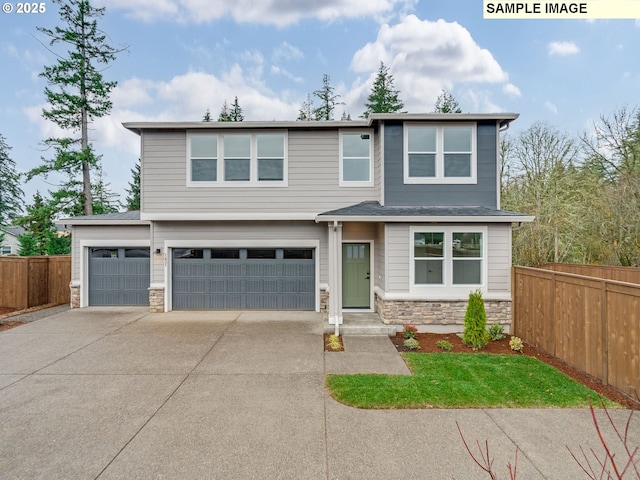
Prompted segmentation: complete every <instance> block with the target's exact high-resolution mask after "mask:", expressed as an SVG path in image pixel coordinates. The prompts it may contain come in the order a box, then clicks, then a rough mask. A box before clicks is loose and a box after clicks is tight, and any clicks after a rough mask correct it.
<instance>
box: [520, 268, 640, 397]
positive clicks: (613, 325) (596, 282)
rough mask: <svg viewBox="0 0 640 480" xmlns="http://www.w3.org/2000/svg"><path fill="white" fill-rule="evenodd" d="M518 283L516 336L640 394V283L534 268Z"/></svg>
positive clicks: (606, 382)
mask: <svg viewBox="0 0 640 480" xmlns="http://www.w3.org/2000/svg"><path fill="white" fill-rule="evenodd" d="M512 281H513V288H512V294H513V305H512V308H513V312H512V315H513V323H512V327H511V328H512V333H513V335H517V336H519V337H521V338H522V339H523V340H525V341H526V342H528V343H530V344H532V345H535V346H536V347H539V348H541V349H543V350H545V351H547V352H548V353H550V354H552V355H554V356H556V357H558V358H560V359H562V360H564V361H565V362H567V363H569V364H570V365H573V366H574V367H576V368H578V369H580V370H582V371H584V372H587V373H589V374H590V375H593V376H594V377H596V378H599V379H600V380H602V381H603V382H604V383H605V384H610V385H613V386H614V387H616V388H618V389H619V390H622V391H623V392H626V393H629V394H634V392H638V393H639V394H640V285H637V284H632V283H625V282H619V281H615V280H609V279H604V278H594V277H587V276H581V275H575V274H571V273H564V272H557V271H553V270H548V269H540V268H528V267H513V275H512Z"/></svg>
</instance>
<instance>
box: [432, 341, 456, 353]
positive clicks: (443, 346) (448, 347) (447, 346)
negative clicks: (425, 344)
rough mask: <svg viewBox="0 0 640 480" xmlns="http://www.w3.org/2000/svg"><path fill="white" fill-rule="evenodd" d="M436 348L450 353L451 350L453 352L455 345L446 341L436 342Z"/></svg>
mask: <svg viewBox="0 0 640 480" xmlns="http://www.w3.org/2000/svg"><path fill="white" fill-rule="evenodd" d="M436 347H438V348H440V349H441V350H444V351H446V352H450V351H451V350H453V345H451V342H447V341H446V340H438V341H437V342H436Z"/></svg>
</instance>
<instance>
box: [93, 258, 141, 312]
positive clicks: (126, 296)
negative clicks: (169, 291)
mask: <svg viewBox="0 0 640 480" xmlns="http://www.w3.org/2000/svg"><path fill="white" fill-rule="evenodd" d="M149 266H150V259H149V248H148V247H147V248H144V247H135V248H134V247H132V248H104V247H95V248H90V249H89V305H149Z"/></svg>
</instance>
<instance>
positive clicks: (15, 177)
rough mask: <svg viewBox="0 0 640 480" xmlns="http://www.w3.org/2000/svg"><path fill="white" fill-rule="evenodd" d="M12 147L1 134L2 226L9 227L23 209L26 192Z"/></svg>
mask: <svg viewBox="0 0 640 480" xmlns="http://www.w3.org/2000/svg"><path fill="white" fill-rule="evenodd" d="M10 150H11V147H10V146H9V145H7V142H6V140H5V138H4V136H2V135H0V227H8V226H10V225H11V224H12V223H13V220H14V219H15V218H16V217H17V216H18V214H19V213H20V212H21V211H22V206H21V205H22V203H23V197H24V193H23V192H22V189H21V188H20V175H19V174H18V172H17V171H16V163H15V162H14V161H13V159H12V158H11V157H10V156H9V151H10Z"/></svg>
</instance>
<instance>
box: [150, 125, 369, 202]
mask: <svg viewBox="0 0 640 480" xmlns="http://www.w3.org/2000/svg"><path fill="white" fill-rule="evenodd" d="M186 142H187V133H186V131H180V132H175V131H170V132H166V131H163V132H154V131H147V132H145V133H144V135H143V137H142V145H143V160H142V195H143V211H144V213H165V212H166V213H180V212H188V213H203V214H204V213H223V212H224V213H233V212H269V213H277V212H308V213H320V212H323V211H327V210H332V209H335V208H340V207H344V206H347V205H352V204H355V203H359V202H361V201H364V200H375V199H378V198H379V197H378V196H377V189H376V187H365V188H344V187H342V188H341V187H339V135H338V130H329V131H326V130H322V131H313V130H309V131H291V132H289V134H288V187H257V186H252V187H237V186H232V187H224V186H213V187H202V186H195V187H187V143H186Z"/></svg>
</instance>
